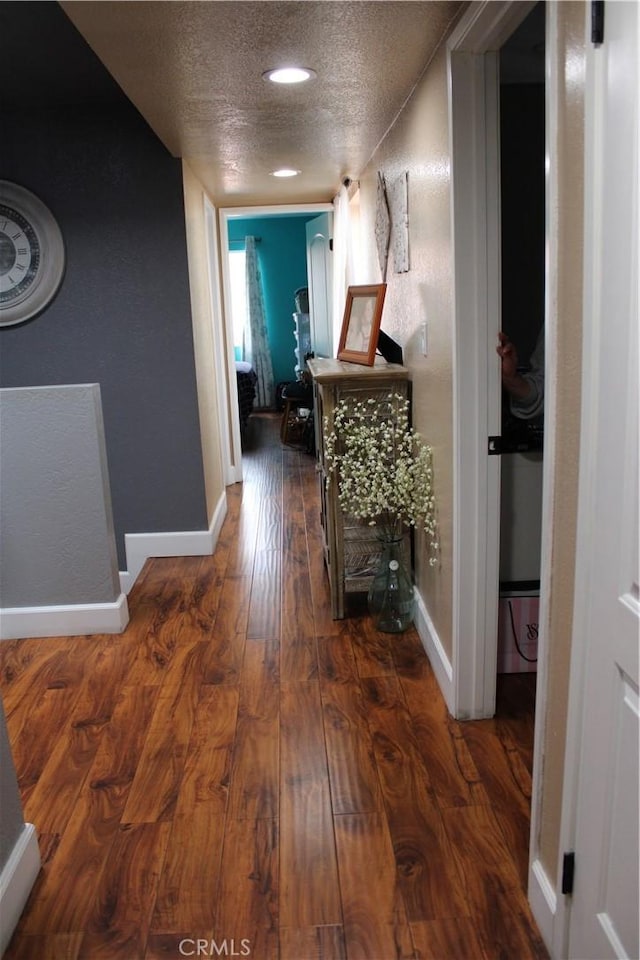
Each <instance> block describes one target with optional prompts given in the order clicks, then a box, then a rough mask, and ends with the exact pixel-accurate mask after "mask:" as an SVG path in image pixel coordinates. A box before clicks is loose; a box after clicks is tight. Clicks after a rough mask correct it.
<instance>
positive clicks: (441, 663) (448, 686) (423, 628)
mask: <svg viewBox="0 0 640 960" xmlns="http://www.w3.org/2000/svg"><path fill="white" fill-rule="evenodd" d="M414 597H415V603H416V607H415V618H414V626H415V628H416V630H417V631H418V636H419V637H420V640H421V641H422V646H423V647H424V650H425V653H426V655H427V657H428V659H429V663H430V664H431V667H432V668H433V672H434V673H435V675H436V680H437V681H438V686H439V687H440V690H441V691H442V695H443V697H444V699H445V703H446V704H447V707H448V710H449V713H451V714H453V701H454V688H453V670H452V668H451V661H450V660H449V657H448V656H447V652H446V650H445V649H444V647H443V646H442V642H441V640H440V637H439V636H438V632H437V630H436V628H435V626H434V624H433V621H432V619H431V617H430V616H429V611H428V610H427V608H426V606H425V603H424V600H423V599H422V596H421V595H420V592H419V591H418V589H417V588H414Z"/></svg>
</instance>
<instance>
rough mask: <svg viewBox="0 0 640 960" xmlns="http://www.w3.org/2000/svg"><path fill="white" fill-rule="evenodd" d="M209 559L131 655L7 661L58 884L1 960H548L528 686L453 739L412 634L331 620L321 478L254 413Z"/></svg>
mask: <svg viewBox="0 0 640 960" xmlns="http://www.w3.org/2000/svg"><path fill="white" fill-rule="evenodd" d="M228 501H229V511H228V515H227V518H226V520H225V523H224V526H223V529H222V532H221V536H220V539H219V543H218V545H217V548H216V551H215V553H214V555H213V556H211V557H189V558H175V559H174V558H169V559H158V560H151V561H149V562H148V563H147V564H146V566H145V568H144V570H143V573H142V576H141V578H140V579H139V580H138V582H137V583H136V585H135V587H134V589H133V591H132V593H131V595H130V597H129V601H130V612H131V621H130V623H129V625H128V627H127V630H126V631H125V632H124V634H122V635H121V636H116V637H113V636H91V637H77V638H69V637H59V638H47V639H25V640H19V641H10V642H5V643H3V644H0V690H1V692H2V695H3V700H4V705H5V710H6V713H7V722H8V729H9V736H10V740H11V744H12V749H13V754H14V759H15V763H16V768H17V773H18V777H19V783H20V788H21V791H22V796H23V802H24V809H25V818H26V820H27V821H29V822H32V823H34V824H35V825H36V827H37V828H38V832H39V842H40V849H41V853H42V858H43V869H42V871H41V875H40V877H39V879H38V881H37V883H36V886H35V887H34V890H33V892H32V895H31V897H30V899H29V902H28V904H27V908H26V910H25V912H24V914H23V917H22V919H21V921H20V923H19V925H18V928H17V930H16V932H15V935H14V937H13V939H12V942H11V944H10V946H9V948H8V950H7V952H6V955H5V960H98V958H105V960H160V958H162V960H180V958H182V957H185V956H193V957H195V956H198V957H214V956H215V957H219V956H248V957H251V958H252V960H395V958H402V960H408V958H423V960H426V958H429V960H529V958H537V960H541V958H546V957H547V953H546V951H545V948H544V945H543V943H542V940H541V938H540V935H539V933H538V931H537V930H536V927H535V924H534V921H533V919H532V916H531V913H530V910H529V907H528V904H527V899H526V893H525V885H526V875H527V858H528V831H529V810H530V792H531V754H532V744H533V698H534V687H533V683H534V679H535V678H534V677H533V676H512V677H500V678H499V693H500V696H499V711H498V714H497V716H496V718H495V719H494V720H491V721H482V722H471V723H465V724H461V723H457V722H456V721H454V720H452V719H451V717H449V715H448V713H447V710H446V707H445V704H444V702H443V699H442V696H441V695H440V692H439V690H438V687H437V684H436V681H435V678H434V675H433V672H432V670H431V667H430V665H429V662H428V660H427V658H426V656H425V654H424V651H423V648H422V646H421V643H420V640H419V638H418V636H417V633H416V632H415V630H414V629H411V630H409V631H408V632H407V633H405V634H403V635H401V636H390V635H385V634H378V633H377V632H376V631H375V630H373V629H372V627H371V624H370V622H369V619H368V617H367V615H366V607H365V605H364V604H363V602H362V600H361V598H358V597H352V598H350V600H349V611H348V612H349V613H350V616H349V617H348V619H345V620H344V621H334V620H332V619H331V609H330V600H329V590H328V584H327V580H326V576H325V572H324V569H323V565H322V555H321V549H320V529H319V504H318V495H317V489H316V473H315V469H314V463H313V460H312V458H310V457H309V456H308V455H306V454H305V453H302V452H298V451H297V450H296V449H294V448H291V447H283V446H282V445H281V443H280V440H279V421H278V418H277V417H274V416H269V415H264V416H253V417H252V418H251V420H250V426H249V431H248V435H247V441H246V455H245V481H244V483H243V484H237V485H235V486H234V487H231V488H229V490H228Z"/></svg>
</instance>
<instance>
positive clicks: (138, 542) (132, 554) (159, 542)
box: [120, 491, 227, 593]
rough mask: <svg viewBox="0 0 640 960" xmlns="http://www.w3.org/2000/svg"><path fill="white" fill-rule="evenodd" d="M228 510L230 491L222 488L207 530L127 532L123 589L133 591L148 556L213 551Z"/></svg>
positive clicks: (168, 555)
mask: <svg viewBox="0 0 640 960" xmlns="http://www.w3.org/2000/svg"><path fill="white" fill-rule="evenodd" d="M226 514H227V494H226V492H224V491H223V493H222V496H221V497H220V499H219V500H218V504H217V506H216V509H215V510H214V513H213V519H212V520H211V524H210V526H209V529H208V530H184V531H176V532H167V533H125V535H124V545H125V550H126V554H127V569H126V570H121V571H120V589H121V590H122V591H123V592H124V593H129V592H130V590H131V588H132V587H133V585H134V583H135V582H136V580H137V579H138V577H139V576H140V571H141V570H142V568H143V567H144V565H145V563H146V562H147V560H148V559H149V557H204V556H208V555H209V554H211V553H213V551H214V550H215V546H216V543H217V542H218V537H219V536H220V530H221V529H222V524H223V522H224V518H225V516H226Z"/></svg>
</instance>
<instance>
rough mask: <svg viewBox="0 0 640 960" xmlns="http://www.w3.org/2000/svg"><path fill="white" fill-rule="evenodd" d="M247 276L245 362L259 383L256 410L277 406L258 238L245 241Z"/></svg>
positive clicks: (248, 238)
mask: <svg viewBox="0 0 640 960" xmlns="http://www.w3.org/2000/svg"><path fill="white" fill-rule="evenodd" d="M245 255H246V272H247V323H246V326H245V331H244V350H243V355H244V359H245V360H247V361H248V362H249V363H250V364H251V366H252V367H253V369H254V371H255V373H256V376H257V378H258V382H257V383H256V407H258V408H260V407H262V408H265V407H266V408H271V407H273V406H274V402H275V394H274V383H273V365H272V363H271V352H270V350H269V340H268V337H267V323H266V319H265V309H264V298H263V296H262V281H261V279H260V268H259V266H258V255H257V253H256V239H255V237H246V238H245Z"/></svg>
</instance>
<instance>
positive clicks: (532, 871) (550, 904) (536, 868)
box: [528, 860, 557, 946]
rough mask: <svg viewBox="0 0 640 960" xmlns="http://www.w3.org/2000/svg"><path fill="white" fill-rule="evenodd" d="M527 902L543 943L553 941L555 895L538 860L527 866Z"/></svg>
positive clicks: (555, 908)
mask: <svg viewBox="0 0 640 960" xmlns="http://www.w3.org/2000/svg"><path fill="white" fill-rule="evenodd" d="M528 895H529V903H530V905H531V912H532V913H533V915H534V917H535V919H536V923H537V924H538V929H539V931H540V933H541V935H542V939H543V940H544V942H545V944H546V945H547V946H549V944H551V943H552V941H553V929H554V923H555V917H556V910H557V897H556V892H555V888H554V885H553V883H552V882H551V880H550V879H549V877H548V876H547V873H546V871H545V869H544V867H543V866H542V864H541V862H540V861H539V860H532V861H531V864H530V866H529V890H528Z"/></svg>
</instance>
